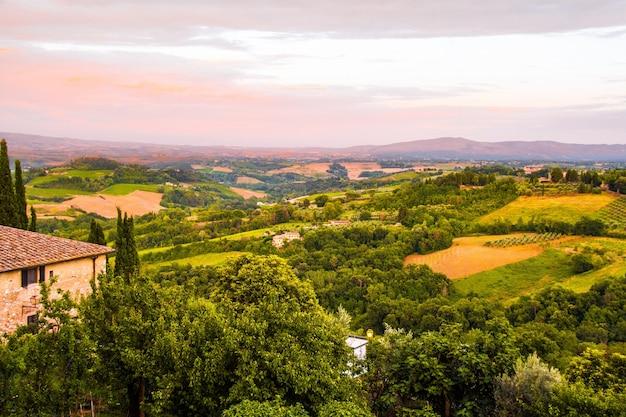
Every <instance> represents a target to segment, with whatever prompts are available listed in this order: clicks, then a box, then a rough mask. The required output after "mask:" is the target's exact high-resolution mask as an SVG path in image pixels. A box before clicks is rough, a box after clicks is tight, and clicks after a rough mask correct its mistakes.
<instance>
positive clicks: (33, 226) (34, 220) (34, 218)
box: [28, 206, 37, 232]
mask: <svg viewBox="0 0 626 417" xmlns="http://www.w3.org/2000/svg"><path fill="white" fill-rule="evenodd" d="M28 230H30V231H31V232H36V231H37V212H36V211H35V207H33V206H30V223H29V224H28Z"/></svg>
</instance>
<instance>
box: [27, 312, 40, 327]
mask: <svg viewBox="0 0 626 417" xmlns="http://www.w3.org/2000/svg"><path fill="white" fill-rule="evenodd" d="M38 321H39V315H38V314H31V315H30V316H27V317H26V324H28V325H29V326H30V325H35V324H37V322H38Z"/></svg>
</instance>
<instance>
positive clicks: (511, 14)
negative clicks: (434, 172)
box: [0, 0, 626, 146]
mask: <svg viewBox="0 0 626 417" xmlns="http://www.w3.org/2000/svg"><path fill="white" fill-rule="evenodd" d="M0 131H11V132H21V133H35V134H43V135H50V136H68V137H79V138H86V139H108V140H129V141H130V140H132V141H146V142H159V143H178V144H182V143H185V144H204V145H241V146H251V145H254V146H310V145H315V146H317V145H320V146H344V145H355V144H383V143H390V142H395V141H403V140H412V139H425V138H432V137H441V136H463V137H468V138H472V139H477V140H487V141H499V140H511V139H521V140H537V139H551V140H560V141H566V142H579V143H626V0H515V1H513V0H480V1H476V0H413V1H409V0H315V1H311V0H306V1H304V0H263V1H261V0H258V1H257V0H230V1H223V0H221V1H212V0H177V1H166V0H130V1H121V0H0Z"/></svg>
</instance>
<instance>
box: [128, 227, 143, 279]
mask: <svg viewBox="0 0 626 417" xmlns="http://www.w3.org/2000/svg"><path fill="white" fill-rule="evenodd" d="M126 233H127V235H126V245H127V246H126V251H127V256H128V273H129V274H139V271H140V270H141V265H140V261H139V253H138V252H137V244H136V243H135V221H134V220H133V217H132V216H131V217H129V218H128V220H127V223H126Z"/></svg>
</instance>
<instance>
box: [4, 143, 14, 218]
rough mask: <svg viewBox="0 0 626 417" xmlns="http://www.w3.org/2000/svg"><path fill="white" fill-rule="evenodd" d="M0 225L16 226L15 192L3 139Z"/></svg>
mask: <svg viewBox="0 0 626 417" xmlns="http://www.w3.org/2000/svg"><path fill="white" fill-rule="evenodd" d="M0 225H4V226H11V227H15V226H17V213H16V210H15V192H14V191H13V178H12V177H11V168H10V167H9V151H8V150H7V142H6V140H4V139H2V141H0Z"/></svg>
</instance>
